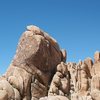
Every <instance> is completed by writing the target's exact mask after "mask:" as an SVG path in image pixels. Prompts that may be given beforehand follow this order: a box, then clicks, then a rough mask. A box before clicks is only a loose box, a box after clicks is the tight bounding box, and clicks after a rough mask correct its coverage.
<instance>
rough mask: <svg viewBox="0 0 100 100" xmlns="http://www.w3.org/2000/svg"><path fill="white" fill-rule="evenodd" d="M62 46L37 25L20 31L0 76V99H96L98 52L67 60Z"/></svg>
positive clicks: (99, 73)
mask: <svg viewBox="0 0 100 100" xmlns="http://www.w3.org/2000/svg"><path fill="white" fill-rule="evenodd" d="M66 59H67V52H66V50H63V49H60V47H59V45H58V43H57V41H56V40H55V39H54V38H52V37H51V36H49V35H48V34H47V33H46V32H44V31H43V30H41V29H40V28H39V27H37V26H34V25H30V26H27V30H26V31H25V32H24V33H23V34H22V36H21V38H20V41H19V43H18V47H17V50H16V54H15V56H14V58H13V60H12V62H11V64H10V66H9V68H8V70H7V72H6V73H5V74H4V75H3V76H0V100H100V52H99V51H97V52H95V54H94V63H93V61H92V59H91V58H89V57H88V58H86V59H85V60H84V61H80V62H79V63H72V62H67V63H66Z"/></svg>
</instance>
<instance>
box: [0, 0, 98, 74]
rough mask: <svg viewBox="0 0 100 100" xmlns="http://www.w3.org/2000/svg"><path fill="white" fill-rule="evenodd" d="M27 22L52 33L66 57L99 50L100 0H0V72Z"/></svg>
mask: <svg viewBox="0 0 100 100" xmlns="http://www.w3.org/2000/svg"><path fill="white" fill-rule="evenodd" d="M30 24H34V25H37V26H39V27H40V28H42V29H43V30H45V31H46V32H48V33H49V34H50V35H51V36H53V37H54V38H55V39H56V40H57V41H58V43H59V44H60V46H61V48H65V49H66V50H67V53H68V57H67V61H72V62H78V60H79V59H82V60H83V59H85V58H86V57H92V58H93V54H94V52H95V51H96V50H99V51H100V45H99V43H100V0H0V74H3V73H4V72H5V71H6V69H7V68H8V66H9V64H10V62H11V60H12V59H13V56H14V54H15V51H16V46H17V43H18V40H19V37H20V36H21V34H22V32H23V31H25V28H26V26H27V25H30Z"/></svg>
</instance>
